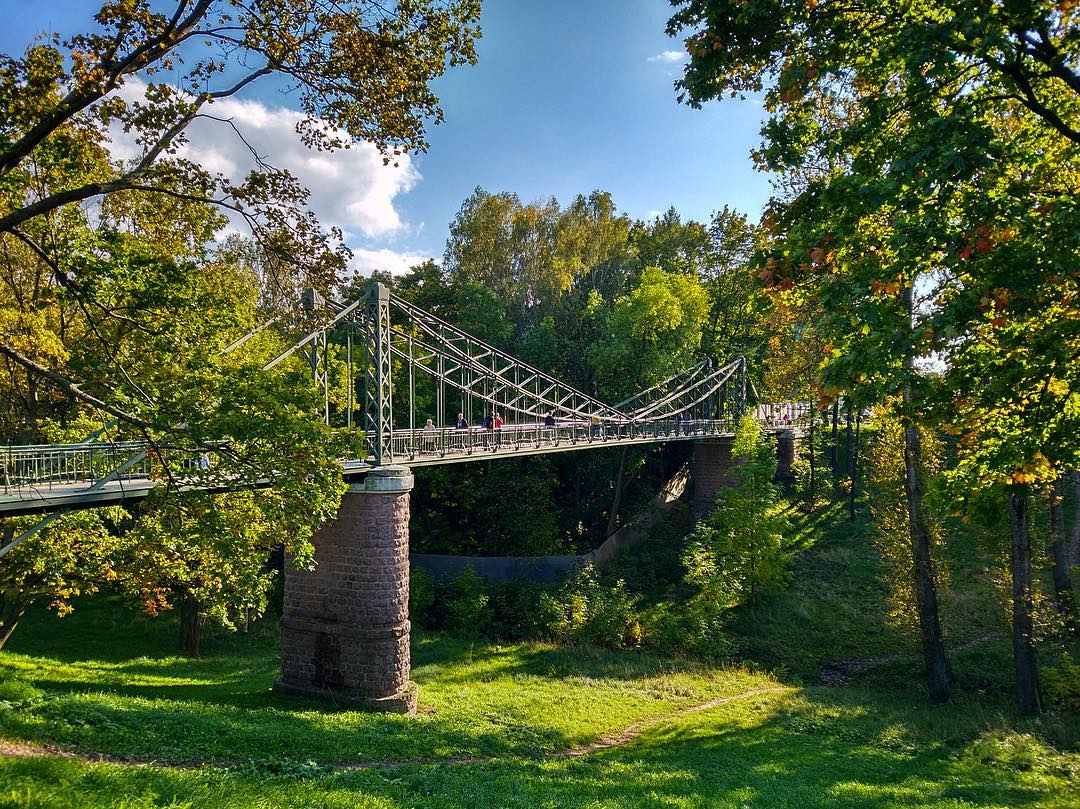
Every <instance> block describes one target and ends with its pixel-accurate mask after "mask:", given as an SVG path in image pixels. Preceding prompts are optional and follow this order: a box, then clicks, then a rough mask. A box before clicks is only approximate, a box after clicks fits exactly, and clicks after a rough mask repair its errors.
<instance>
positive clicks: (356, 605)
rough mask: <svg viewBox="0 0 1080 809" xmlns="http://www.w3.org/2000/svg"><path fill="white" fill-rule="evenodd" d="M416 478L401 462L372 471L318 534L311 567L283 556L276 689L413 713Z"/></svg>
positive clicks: (362, 705) (287, 692)
mask: <svg viewBox="0 0 1080 809" xmlns="http://www.w3.org/2000/svg"><path fill="white" fill-rule="evenodd" d="M412 486H413V477H412V474H411V473H410V472H409V470H408V469H406V468H404V467H393V466H389V467H382V468H378V469H375V470H373V471H372V472H369V473H368V475H367V477H366V478H365V480H364V482H363V483H359V484H354V485H352V486H350V487H349V491H348V492H346V493H345V496H344V497H343V498H342V501H341V509H340V511H339V512H338V516H337V519H336V520H335V521H334V522H332V523H328V524H327V525H325V526H323V528H322V529H320V531H319V532H318V533H317V534H316V535H315V539H314V544H315V562H316V567H315V569H314V570H310V571H308V570H295V569H293V568H292V567H291V565H290V564H289V563H288V561H286V565H285V608H284V614H283V616H282V637H281V677H280V678H279V679H278V681H277V682H276V683H275V684H274V688H275V690H277V691H278V692H279V693H283V694H289V695H299V696H314V697H321V698H326V699H329V700H332V701H333V702H335V703H337V704H340V705H348V706H353V707H363V708H370V709H373V710H381V711H390V712H394V713H409V714H411V713H415V712H416V684H415V683H413V682H412V681H411V680H410V679H409V675H410V659H409V492H410V490H411V489H412Z"/></svg>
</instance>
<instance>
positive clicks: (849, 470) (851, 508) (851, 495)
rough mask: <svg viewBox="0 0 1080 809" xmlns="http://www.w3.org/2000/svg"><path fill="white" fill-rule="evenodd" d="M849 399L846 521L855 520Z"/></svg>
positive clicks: (853, 454) (852, 443) (849, 404)
mask: <svg viewBox="0 0 1080 809" xmlns="http://www.w3.org/2000/svg"><path fill="white" fill-rule="evenodd" d="M854 421H855V418H854V416H853V413H852V407H851V399H848V401H847V473H848V521H849V522H855V441H854V434H853V432H852V426H853V425H852V422H854Z"/></svg>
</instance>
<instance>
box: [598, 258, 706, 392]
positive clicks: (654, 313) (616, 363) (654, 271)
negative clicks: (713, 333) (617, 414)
mask: <svg viewBox="0 0 1080 809" xmlns="http://www.w3.org/2000/svg"><path fill="white" fill-rule="evenodd" d="M589 308H590V309H591V310H592V314H593V317H596V318H597V319H598V321H599V323H600V326H599V333H600V337H599V339H598V340H597V341H596V342H594V343H593V344H592V345H590V346H589V349H588V357H589V361H590V362H591V363H592V364H593V366H595V368H596V378H597V384H598V386H599V387H601V388H602V389H603V390H604V391H605V394H606V395H607V396H608V397H611V398H622V397H624V396H628V395H630V394H632V393H634V392H636V391H638V390H641V389H642V388H646V387H648V386H650V385H653V384H656V383H657V382H659V381H660V380H661V379H664V378H666V377H668V376H671V375H673V374H675V373H677V372H679V371H681V370H683V369H685V368H687V367H689V366H690V365H692V364H693V359H694V357H695V355H696V354H697V351H698V349H699V347H700V345H701V327H702V324H703V322H704V319H705V316H706V314H707V313H708V299H707V298H706V296H705V291H704V289H702V287H701V285H700V284H699V283H698V281H697V279H695V278H693V277H690V276H686V275H682V274H679V273H671V272H664V271H663V270H661V269H658V268H656V267H646V268H645V269H644V270H643V271H642V273H641V281H640V282H639V283H638V285H637V286H636V287H634V288H633V289H632V290H630V292H629V293H627V294H626V295H623V296H621V297H619V298H617V299H616V300H615V302H614V305H613V306H611V307H610V308H608V307H607V306H605V305H604V303H603V302H602V301H601V299H600V297H599V296H598V295H595V294H594V296H593V297H592V299H591V300H590V304H589Z"/></svg>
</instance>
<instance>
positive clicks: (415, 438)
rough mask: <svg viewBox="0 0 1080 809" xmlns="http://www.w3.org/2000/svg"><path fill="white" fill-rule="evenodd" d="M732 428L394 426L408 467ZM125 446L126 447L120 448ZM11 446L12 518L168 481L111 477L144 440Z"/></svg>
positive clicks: (8, 489) (671, 424)
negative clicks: (414, 428)
mask: <svg viewBox="0 0 1080 809" xmlns="http://www.w3.org/2000/svg"><path fill="white" fill-rule="evenodd" d="M762 421H763V426H764V427H765V429H766V430H767V431H770V432H775V431H777V430H782V429H791V428H792V427H794V426H795V425H794V424H792V423H791V422H774V421H773V420H771V419H763V420H762ZM733 427H734V425H733V422H732V420H731V419H727V418H725V419H716V420H710V419H695V420H685V421H675V420H665V421H653V422H645V423H629V422H627V423H622V424H613V423H607V424H590V423H587V422H581V421H560V422H558V423H557V424H556V425H555V426H548V425H544V424H509V425H503V426H502V427H501V428H499V429H497V430H494V429H484V428H482V427H471V428H465V429H456V428H453V427H444V428H435V427H433V428H430V429H419V430H395V431H394V433H393V437H392V447H393V463H395V464H401V465H404V466H409V467H422V466H436V465H440V464H452V463H467V462H475V461H485V460H497V459H500V458H513V457H521V456H526V455H543V454H550V453H554V452H571V451H575V450H585V449H600V448H604V447H613V446H635V445H642V444H655V443H662V442H669V441H697V440H701V439H706V438H720V437H724V436H730V435H732V434H733ZM121 447H122V449H123V451H122V452H121V451H118V448H121ZM4 452H5V464H4V468H3V471H4V478H3V481H2V483H3V485H2V488H0V514H2V515H7V516H14V515H17V514H29V513H35V512H43V511H52V510H55V509H58V508H90V507H95V506H106V505H115V504H118V503H122V502H125V501H130V500H138V499H141V498H144V497H146V495H147V494H148V493H149V492H150V491H151V490H152V489H154V488H155V487H156V486H157V485H159V484H160V483H161V482H162V480H161V477H162V476H161V475H160V473H157V474H155V470H154V462H153V461H152V460H150V459H147V458H145V457H144V458H143V459H142V460H140V461H139V462H138V463H135V464H132V465H131V467H130V468H129V469H128V470H127V471H125V472H124V473H123V474H122V475H119V476H117V478H116V479H115V480H107V481H106V480H104V478H105V477H106V476H107V475H108V474H109V472H110V471H111V470H110V468H109V466H108V464H106V465H104V466H102V465H101V464H100V463H98V460H97V459H100V458H107V459H108V460H109V462H110V463H114V464H115V466H119V465H120V464H119V463H116V460H117V459H120V460H121V461H122V460H123V458H125V457H127V456H129V455H131V454H132V453H136V454H138V453H142V454H143V455H144V456H145V455H146V454H147V453H146V447H145V446H144V445H141V444H134V443H130V442H129V443H125V444H123V445H119V444H111V445H102V446H101V447H92V446H89V445H81V444H71V445H55V446H43V447H7V448H5V450H4ZM95 453H96V454H95ZM196 463H197V459H191V460H190V461H189V465H190V466H194V465H195V464H196ZM115 466H114V467H113V468H115ZM341 467H342V474H343V475H344V476H345V477H346V478H354V477H357V476H361V475H363V474H365V473H366V472H368V471H369V470H370V469H371V468H372V465H371V464H369V463H367V462H366V461H364V460H363V459H355V460H343V461H342V462H341ZM211 470H212V462H211ZM204 478H205V476H201V475H199V474H195V473H192V474H190V475H185V474H184V473H180V474H179V475H178V476H177V477H176V478H175V480H176V482H177V483H178V486H179V488H180V489H181V490H183V489H188V488H201V489H207V488H211V487H213V488H217V489H221V490H224V489H225V488H227V485H226V484H224V483H222V482H221V481H220V480H218V481H215V482H214V483H213V484H210V485H209V486H208V484H207V483H206V482H205V479H204Z"/></svg>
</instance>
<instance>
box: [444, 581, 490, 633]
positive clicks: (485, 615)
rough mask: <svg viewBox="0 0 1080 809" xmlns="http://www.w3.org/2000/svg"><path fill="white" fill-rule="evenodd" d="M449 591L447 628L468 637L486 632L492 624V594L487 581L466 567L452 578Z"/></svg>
mask: <svg viewBox="0 0 1080 809" xmlns="http://www.w3.org/2000/svg"><path fill="white" fill-rule="evenodd" d="M448 591H449V592H448V597H447V599H446V618H445V627H446V629H447V630H449V631H450V632H454V633H456V634H458V635H465V636H468V637H474V636H476V635H482V634H484V633H485V632H486V631H487V629H488V627H489V625H490V624H491V607H490V601H491V596H489V595H488V593H487V585H486V581H485V580H484V579H483V578H482V577H481V576H477V575H476V573H475V572H473V569H472V568H471V567H466V568H465V572H464V573H462V574H461V575H460V576H458V577H457V578H456V579H451V580H450V583H449V588H448Z"/></svg>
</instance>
